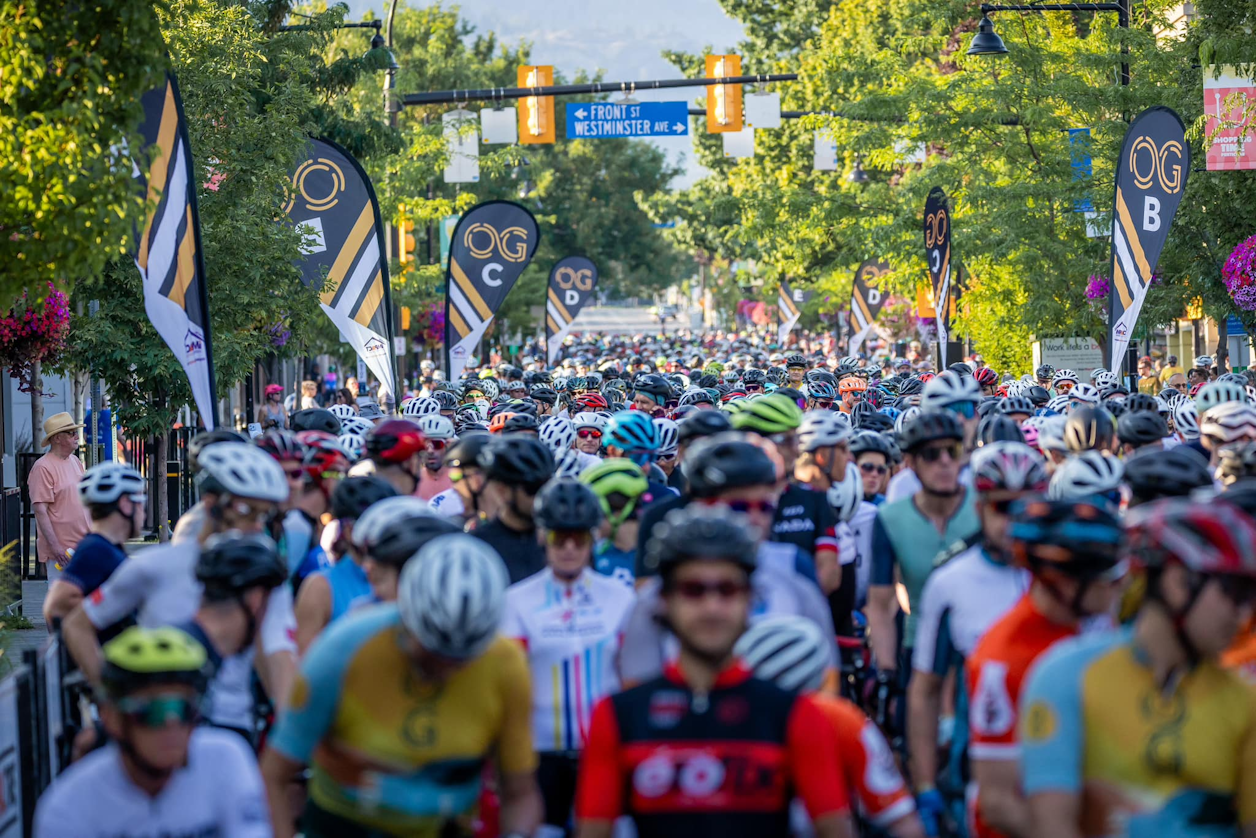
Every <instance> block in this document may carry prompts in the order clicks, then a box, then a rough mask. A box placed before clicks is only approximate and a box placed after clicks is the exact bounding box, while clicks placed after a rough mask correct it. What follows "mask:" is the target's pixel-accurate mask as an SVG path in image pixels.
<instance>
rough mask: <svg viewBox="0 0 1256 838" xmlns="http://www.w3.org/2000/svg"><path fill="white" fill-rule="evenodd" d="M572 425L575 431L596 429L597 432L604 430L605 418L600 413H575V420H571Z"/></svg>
mask: <svg viewBox="0 0 1256 838" xmlns="http://www.w3.org/2000/svg"><path fill="white" fill-rule="evenodd" d="M572 424H574V425H575V426H576V430H577V431H579V430H580V429H581V428H597V429H598V430H599V431H605V430H606V417H605V416H603V415H602V414H600V413H590V412H589V411H585V412H584V413H577V414H576V418H575V419H574V420H572Z"/></svg>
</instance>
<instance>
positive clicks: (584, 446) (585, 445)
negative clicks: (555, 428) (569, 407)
mask: <svg viewBox="0 0 1256 838" xmlns="http://www.w3.org/2000/svg"><path fill="white" fill-rule="evenodd" d="M572 424H573V425H575V427H576V449H577V450H578V451H580V452H581V453H582V454H588V455H589V456H590V457H597V456H599V455H600V454H601V451H602V434H603V433H604V432H605V431H606V418H605V417H604V416H602V415H600V414H597V413H589V412H584V413H577V414H576V418H575V419H573V420H572Z"/></svg>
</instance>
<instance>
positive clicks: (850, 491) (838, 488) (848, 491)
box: [825, 463, 864, 524]
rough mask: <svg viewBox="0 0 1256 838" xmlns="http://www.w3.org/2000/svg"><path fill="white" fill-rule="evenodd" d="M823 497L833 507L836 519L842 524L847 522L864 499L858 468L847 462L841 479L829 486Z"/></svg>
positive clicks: (861, 479)
mask: <svg viewBox="0 0 1256 838" xmlns="http://www.w3.org/2000/svg"><path fill="white" fill-rule="evenodd" d="M825 497H826V499H827V500H828V502H829V506H831V507H832V508H833V513H834V514H835V515H837V520H838V521H840V522H842V523H843V524H845V523H849V522H850V520H851V519H852V518H854V517H855V513H856V512H858V511H859V507H860V505H861V504H862V503H863V499H864V489H863V478H862V477H860V476H859V469H858V468H856V467H855V466H853V465H850V464H849V463H847V465H846V473H845V474H843V475H842V479H841V480H837V481H835V482H834V483H833V485H831V486H829V488H828V491H827V492H826V493H825Z"/></svg>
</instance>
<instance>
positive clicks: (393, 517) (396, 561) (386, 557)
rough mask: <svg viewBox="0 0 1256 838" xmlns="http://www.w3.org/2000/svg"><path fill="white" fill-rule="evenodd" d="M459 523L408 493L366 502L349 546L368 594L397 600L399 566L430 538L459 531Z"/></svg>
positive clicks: (379, 598) (385, 599)
mask: <svg viewBox="0 0 1256 838" xmlns="http://www.w3.org/2000/svg"><path fill="white" fill-rule="evenodd" d="M461 529H462V528H461V527H459V526H458V525H457V524H455V523H453V522H452V521H450V520H449V519H448V518H442V517H440V516H438V515H433V514H432V511H431V509H430V508H428V506H427V505H426V504H424V503H423V501H421V500H419V499H418V498H416V497H413V496H411V495H398V496H396V497H391V498H385V499H384V500H381V501H379V502H377V503H374V504H372V505H371V506H370V508H369V509H367V510H366V512H363V513H362V517H361V518H359V519H358V521H357V523H356V524H354V527H353V534H352V549H353V555H354V557H355V558H359V559H360V560H361V562H362V571H363V573H365V574H366V580H367V583H368V584H369V585H370V591H371V595H372V596H373V597H374V598H375V600H376V601H378V602H396V601H397V582H398V579H399V578H400V576H401V570H402V568H403V567H405V565H406V562H408V561H409V560H410V559H411V558H413V557H414V555H415V554H416V553H417V552H418V551H419V550H421V549H422V548H423V545H425V544H427V543H428V542H429V541H431V540H432V539H434V538H437V537H438V536H442V535H449V534H450V533H456V532H461Z"/></svg>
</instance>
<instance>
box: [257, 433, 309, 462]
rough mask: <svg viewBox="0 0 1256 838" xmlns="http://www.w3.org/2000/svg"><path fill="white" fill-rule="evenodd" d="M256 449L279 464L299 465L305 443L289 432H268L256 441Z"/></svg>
mask: <svg viewBox="0 0 1256 838" xmlns="http://www.w3.org/2000/svg"><path fill="white" fill-rule="evenodd" d="M305 433H310V431H305ZM313 433H318V431H313ZM257 447H258V448H260V449H262V450H263V451H265V452H266V453H267V454H269V455H270V456H272V457H274V458H275V459H276V460H278V461H279V462H281V463H292V462H297V463H299V462H301V460H303V459H305V443H304V442H302V441H301V440H300V439H298V438H297V435H296V434H294V433H292V432H290V431H268V432H267V433H266V434H265V435H264V436H263V437H262V438H261V439H259V440H258V441H257Z"/></svg>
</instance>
